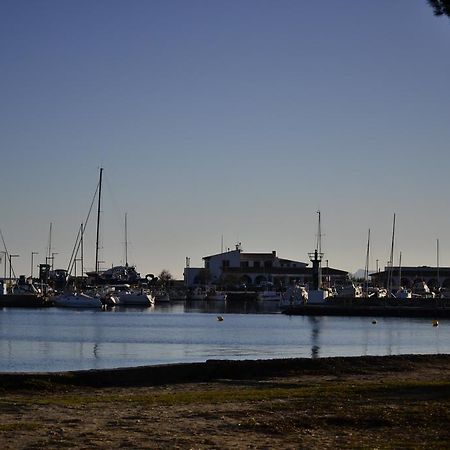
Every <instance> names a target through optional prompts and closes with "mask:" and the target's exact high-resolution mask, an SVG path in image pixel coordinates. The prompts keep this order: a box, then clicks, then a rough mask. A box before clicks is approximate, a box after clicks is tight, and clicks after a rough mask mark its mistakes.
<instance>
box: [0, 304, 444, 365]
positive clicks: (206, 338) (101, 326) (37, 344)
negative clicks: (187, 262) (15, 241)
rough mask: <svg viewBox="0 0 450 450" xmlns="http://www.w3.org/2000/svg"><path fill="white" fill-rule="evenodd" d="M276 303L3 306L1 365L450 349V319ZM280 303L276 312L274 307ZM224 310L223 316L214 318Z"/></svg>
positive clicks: (134, 362)
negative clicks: (326, 311) (334, 313)
mask: <svg viewBox="0 0 450 450" xmlns="http://www.w3.org/2000/svg"><path fill="white" fill-rule="evenodd" d="M274 303H275V302H263V303H259V302H247V303H245V302H244V303H242V304H239V303H237V302H223V301H219V302H204V301H201V302H188V303H184V302H177V303H170V304H160V305H158V304H157V305H155V307H154V308H139V307H135V308H124V307H122V308H114V309H111V310H107V311H80V310H67V309H58V308H48V309H41V310H37V309H36V310H33V309H31V310H19V309H15V310H13V309H3V310H0V325H1V326H0V372H2V371H13V372H18V371H47V370H50V371H56V370H79V369H92V368H109V367H126V366H129V367H130V366H138V365H150V364H167V363H176V362H194V361H195V362H198V361H205V360H207V359H215V358H218V359H220V358H228V359H268V358H295V357H302V358H305V357H306V358H323V357H329V356H359V355H365V354H367V355H386V354H406V353H428V354H435V353H439V352H440V353H449V352H450V326H449V325H450V321H448V320H442V321H440V326H439V327H433V326H432V324H431V322H430V320H429V319H408V318H384V319H378V321H377V324H375V325H374V324H373V323H372V319H371V318H367V317H305V316H285V315H283V314H274V313H273V312H275V313H276V312H277V311H276V305H275V304H274ZM274 310H275V311H274ZM218 315H221V316H223V317H224V320H223V321H220V322H219V321H218V320H217V316H218Z"/></svg>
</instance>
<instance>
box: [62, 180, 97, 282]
mask: <svg viewBox="0 0 450 450" xmlns="http://www.w3.org/2000/svg"><path fill="white" fill-rule="evenodd" d="M99 187H100V182H98V183H97V187H96V189H95V192H94V196H93V197H92V201H91V206H90V207H89V211H88V213H87V216H86V220H85V222H84V227H83V233H84V232H85V231H86V226H87V224H88V221H89V217H90V216H91V212H92V208H93V207H94V203H95V199H96V197H97V193H98V190H99ZM80 232H81V230H80V228H78V233H77V238H76V240H75V245H74V247H73V250H72V255H71V256H70V260H69V265H68V267H67V273H70V272H71V270H72V268H73V261H74V260H75V257H76V255H77V254H78V250H79V249H80V245H81V238H80V240H78V239H79V237H80Z"/></svg>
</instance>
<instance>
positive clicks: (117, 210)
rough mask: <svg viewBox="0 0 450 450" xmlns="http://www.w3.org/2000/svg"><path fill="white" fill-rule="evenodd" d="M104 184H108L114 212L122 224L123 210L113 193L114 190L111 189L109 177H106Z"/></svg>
mask: <svg viewBox="0 0 450 450" xmlns="http://www.w3.org/2000/svg"><path fill="white" fill-rule="evenodd" d="M104 182H105V184H106V188H107V189H108V193H109V195H110V196H111V200H112V204H113V206H114V208H113V212H114V213H115V214H116V220H117V223H122V217H123V212H122V211H123V210H122V208H120V207H119V202H118V200H117V197H116V196H115V195H114V193H113V189H112V187H111V184H110V183H109V179H108V176H105V177H104Z"/></svg>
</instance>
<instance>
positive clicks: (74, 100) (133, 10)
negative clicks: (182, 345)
mask: <svg viewBox="0 0 450 450" xmlns="http://www.w3.org/2000/svg"><path fill="white" fill-rule="evenodd" d="M0 55H1V66H0V148H1V167H2V175H1V181H0V186H1V200H0V208H1V215H0V228H1V230H2V232H3V235H4V238H5V241H6V245H7V247H8V250H9V252H10V253H12V254H19V255H20V257H18V258H14V267H15V271H16V273H25V274H29V273H30V260H31V252H32V251H36V252H39V255H37V256H35V263H36V264H37V263H39V262H42V260H43V259H44V258H45V252H46V247H47V245H48V238H49V226H50V223H52V224H53V225H52V229H53V233H52V252H54V253H57V255H55V265H56V266H58V267H63V268H64V267H67V264H68V260H69V256H70V253H71V251H72V247H73V245H74V242H75V237H76V233H77V230H78V228H79V226H80V224H81V222H84V220H85V217H86V215H87V212H88V209H89V205H90V203H91V200H92V197H93V195H94V191H95V187H96V183H97V179H98V171H99V167H100V166H102V167H104V169H105V172H104V178H105V183H104V195H103V200H104V202H103V213H102V253H101V258H102V260H104V261H105V263H104V267H105V268H107V267H109V266H111V264H119V263H122V262H123V260H124V241H125V237H124V215H125V212H127V213H128V241H129V247H128V249H129V258H128V259H129V262H130V263H132V264H136V266H137V270H138V271H139V272H141V274H143V275H145V274H146V273H159V272H160V271H161V270H162V269H168V270H170V271H171V273H172V274H173V275H174V276H175V277H177V278H179V277H181V275H182V270H183V267H184V262H185V257H187V256H188V257H190V258H191V265H192V266H199V265H202V259H201V258H202V257H203V256H206V255H209V254H214V253H218V252H219V251H220V249H221V236H222V235H223V239H224V244H225V247H231V248H232V247H234V244H235V243H236V242H238V241H239V242H242V245H243V248H244V251H252V252H265V251H272V250H277V252H278V255H279V256H282V257H286V258H292V259H298V260H301V261H307V260H308V257H307V253H308V252H309V251H311V250H313V248H314V245H315V235H316V228H317V214H316V211H317V210H318V209H320V210H321V212H322V228H323V233H324V236H323V250H324V252H325V259H328V261H329V264H330V266H333V267H337V268H340V269H344V270H348V271H351V272H353V271H355V270H357V269H359V268H361V267H364V263H365V254H366V241H367V231H368V229H369V228H371V235H372V239H371V253H372V257H371V267H372V268H374V267H375V261H376V260H377V259H378V260H379V264H380V266H384V265H385V264H386V261H387V260H388V258H389V253H390V239H391V228H392V218H393V214H394V212H395V213H396V215H397V227H396V246H395V262H398V255H399V252H402V265H434V264H435V263H436V239H439V242H440V263H441V265H442V266H444V265H447V266H450V202H449V200H448V198H449V193H450V176H449V170H450V89H449V81H450V20H449V19H448V18H444V17H441V18H437V17H435V16H433V11H432V9H431V8H430V7H429V6H428V5H427V3H426V0H397V1H395V2H394V1H392V0H377V1H369V0H365V1H361V0H344V1H339V2H338V1H335V0H326V1H320V2H314V1H313V2H312V1H307V0H292V1H291V0H277V1H275V0H272V1H267V0H244V1H237V0H235V1H233V0H228V1H225V0H221V1H220V0H203V1H197V0H190V1H187V0H180V1H174V0H162V1H158V0H152V1H137V0H134V1H125V0H122V1H115V0H107V1H101V0H96V1H82V0H81V1H80V0H77V1H64V0H63V1H60V0H58V1H56V0H54V1H31V0H29V1H22V0H3V1H2V2H1V3H0ZM94 225H95V223H94V221H92V220H91V222H90V223H89V224H88V227H87V232H86V246H85V257H86V262H85V263H86V266H87V267H88V268H92V267H93V265H94V254H95V248H94V246H95V226H94ZM1 273H2V271H1V272H0V274H1Z"/></svg>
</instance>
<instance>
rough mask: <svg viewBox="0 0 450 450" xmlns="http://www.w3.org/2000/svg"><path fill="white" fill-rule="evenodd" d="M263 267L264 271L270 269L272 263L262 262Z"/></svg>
mask: <svg viewBox="0 0 450 450" xmlns="http://www.w3.org/2000/svg"><path fill="white" fill-rule="evenodd" d="M264 267H265V268H266V269H271V268H272V261H264Z"/></svg>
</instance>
